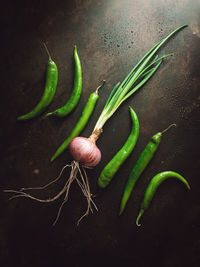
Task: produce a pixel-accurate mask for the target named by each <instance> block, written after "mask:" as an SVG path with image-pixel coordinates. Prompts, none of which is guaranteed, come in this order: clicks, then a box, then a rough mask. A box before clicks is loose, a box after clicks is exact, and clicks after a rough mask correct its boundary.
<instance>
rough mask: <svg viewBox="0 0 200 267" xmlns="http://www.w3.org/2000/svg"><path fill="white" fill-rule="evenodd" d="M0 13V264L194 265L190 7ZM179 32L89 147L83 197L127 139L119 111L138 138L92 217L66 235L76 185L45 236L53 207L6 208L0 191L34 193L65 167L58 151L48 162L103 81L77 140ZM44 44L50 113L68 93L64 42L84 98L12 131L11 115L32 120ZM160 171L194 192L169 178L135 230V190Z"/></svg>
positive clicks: (196, 117) (51, 4)
mask: <svg viewBox="0 0 200 267" xmlns="http://www.w3.org/2000/svg"><path fill="white" fill-rule="evenodd" d="M1 13H2V14H1V16H0V18H1V27H2V30H1V76H2V77H1V105H0V107H1V112H0V116H1V179H0V190H1V193H0V203H1V204H0V206H1V207H0V266H4V267H8V266H9V267H10V266H15V267H18V266H20V267H23V266H37V267H39V266H41V267H44V266H48V267H50V266H70V267H71V266H74V267H79V266H87V267H90V266H111V264H112V266H115V265H117V266H127V267H128V266H136V267H140V266H141V267H144V266H145V267H146V266H148V267H150V266H152V267H156V266H162V267H178V266H181V267H183V266H190V267H196V266H200V198H199V195H200V179H199V165H200V152H199V151H200V150H199V149H200V138H199V130H200V127H199V123H200V111H199V107H200V94H199V90H200V53H199V51H200V15H199V14H200V3H199V1H198V0H177V1H172V0H148V1H144V0H142V1H136V0H123V1H120V0H112V1H108V0H94V1H91V0H85V1H81V0H79V1H78V0H77V1H51V0H49V1H47V0H44V1H20V2H19V1H18V2H17V1H6V3H5V4H4V6H2V8H1ZM185 23H186V24H188V25H189V27H188V28H185V29H184V30H182V31H181V32H180V33H178V34H177V35H176V36H175V37H174V38H172V39H171V40H170V41H169V42H168V43H167V44H166V45H165V46H164V47H163V48H162V49H161V50H160V52H159V54H160V55H163V54H166V53H171V52H173V53H174V56H173V57H171V58H169V59H167V60H165V62H164V63H163V64H162V66H161V67H160V69H159V71H158V72H157V73H156V75H155V76H154V77H153V78H152V79H151V80H150V82H149V83H148V84H147V85H145V86H144V87H143V88H141V89H140V90H139V91H138V93H136V94H135V95H134V96H132V97H131V98H130V99H128V100H127V102H126V103H125V104H124V105H123V106H121V107H120V109H119V111H118V112H117V114H116V115H114V116H113V118H112V119H110V121H109V122H108V123H107V124H106V125H105V127H104V133H103V135H102V136H101V138H100V139H99V141H98V146H99V147H100V149H101V151H102V155H103V158H102V161H101V163H100V164H99V165H98V166H97V167H96V168H95V169H94V170H88V176H89V179H90V184H91V189H92V191H93V192H96V190H97V178H98V175H99V174H100V171H101V170H102V168H103V166H104V165H105V164H106V163H107V162H108V161H109V160H110V159H111V158H112V156H113V155H114V154H115V153H116V151H117V150H118V149H119V148H120V147H121V146H122V144H123V143H124V142H125V140H126V138H127V136H128V134H129V131H130V128H131V122H130V118H129V112H128V106H129V105H131V106H132V107H133V108H134V110H135V111H136V113H137V114H138V117H139V121H140V137H139V140H138V143H137V145H136V147H135V149H134V152H133V153H132V155H131V156H130V158H129V159H128V160H127V162H126V163H125V165H124V166H122V168H121V169H120V170H119V172H118V174H117V175H116V177H115V178H114V179H113V182H112V184H110V186H109V187H108V188H107V189H105V190H104V191H102V192H98V194H97V197H96V199H95V202H96V204H97V206H98V208H99V211H98V213H97V212H94V214H93V215H90V216H88V217H87V218H85V219H84V220H83V221H82V222H81V224H80V226H79V227H77V226H76V221H77V220H78V218H79V217H80V216H81V215H82V213H83V212H84V210H85V208H86V203H85V201H84V199H83V197H82V195H81V194H80V190H79V188H78V187H77V186H75V185H74V186H72V188H71V191H70V198H69V201H68V203H67V204H66V205H65V207H64V208H63V210H62V213H61V216H60V219H59V221H58V223H57V224H56V226H55V227H52V223H53V221H54V219H55V216H56V213H57V210H58V208H59V205H60V204H61V201H62V200H61V199H60V200H58V201H56V202H55V203H52V204H41V203H37V202H34V201H31V200H27V199H16V200H12V201H8V198H9V195H8V194H5V193H2V190H3V189H19V188H21V187H29V186H39V185H43V184H45V183H47V182H49V181H50V180H52V179H53V178H54V177H56V176H57V175H58V173H59V171H60V170H61V168H62V166H64V165H65V164H66V163H69V162H70V161H71V158H70V156H69V154H68V152H66V153H64V154H63V155H62V156H61V157H60V158H59V159H58V160H56V161H55V162H54V163H53V164H50V162H49V159H50V157H51V156H52V154H53V153H54V152H55V150H56V149H57V147H58V146H59V145H60V144H61V142H62V141H63V140H64V139H65V138H66V137H67V135H68V134H69V133H70V131H71V129H72V127H73V126H74V125H75V122H76V120H77V119H78V117H79V116H80V114H81V110H82V108H83V106H84V103H85V102H86V100H87V97H88V96H89V94H90V93H91V92H92V91H93V90H94V89H95V88H96V87H97V85H98V84H99V83H100V82H101V80H102V79H106V81H107V83H106V85H105V86H104V87H103V88H102V89H101V90H100V92H99V94H100V98H99V101H98V104H97V106H96V109H95V113H94V115H93V117H92V118H91V120H90V122H89V123H88V125H87V127H86V129H85V130H84V132H83V136H88V135H89V134H90V133H91V131H92V129H93V127H94V124H95V122H96V120H97V118H98V116H99V114H100V111H101V109H102V108H103V105H104V103H105V101H106V99H107V97H108V95H109V92H110V90H111V89H112V87H113V86H114V84H115V83H116V82H118V81H119V80H122V79H123V78H124V77H125V75H126V74H127V73H128V72H129V71H130V69H131V67H132V66H133V65H134V64H135V63H136V62H137V61H138V60H139V59H140V58H141V57H142V56H143V55H144V53H145V52H146V51H147V50H148V49H150V48H151V47H152V46H153V45H154V44H155V43H156V42H157V41H159V40H160V39H162V38H163V37H164V36H166V35H167V34H168V33H169V32H171V31H172V30H173V29H175V28H177V27H178V26H180V25H183V24H185ZM42 41H44V42H45V43H46V44H47V46H48V48H49V50H50V52H51V55H52V58H53V59H54V60H55V62H56V63H57V66H58V70H59V82H58V88H57V92H56V95H55V99H54V101H53V103H52V104H51V106H50V107H49V108H48V111H52V110H54V109H55V108H57V107H59V106H61V105H62V104H64V103H65V102H66V100H67V98H68V97H69V95H70V92H71V89H72V85H73V56H72V53H73V45H74V44H76V45H77V47H78V53H79V56H80V58H81V63H82V68H83V94H82V97H81V100H80V103H79V105H78V107H77V108H76V110H75V111H74V112H73V113H72V114H71V115H70V116H68V117H67V118H64V119H59V120H58V119H53V118H49V119H46V120H41V117H40V118H37V119H33V120H30V121H27V122H17V121H16V117H17V116H18V115H21V114H24V113H26V112H28V111H30V110H31V109H32V107H34V105H35V104H36V103H37V102H38V100H39V99H40V96H41V94H42V91H43V87H44V82H45V68H46V62H47V55H46V52H45V50H44V48H43V46H42ZM174 122H175V123H177V127H176V128H173V129H171V130H170V131H169V132H168V133H166V134H165V135H164V136H163V139H162V142H161V145H160V147H159V150H158V151H157V154H156V156H155V157H154V159H153V160H152V162H151V164H150V165H149V166H148V168H147V169H146V170H145V172H144V173H143V175H142V176H141V179H140V180H139V182H138V184H137V186H136V188H135V190H134V194H133V195H132V197H131V199H130V202H129V203H128V205H127V208H126V210H125V212H124V214H123V216H121V217H118V215H117V214H118V211H119V204H120V198H121V194H122V190H123V186H124V184H125V181H126V179H127V176H128V174H129V172H130V170H131V168H132V166H133V165H134V163H135V161H136V159H137V158H138V156H139V154H140V152H141V151H142V149H143V148H144V146H145V145H146V143H147V142H148V140H149V139H150V138H151V136H152V135H153V134H154V133H156V132H158V131H160V130H163V129H164V128H166V127H167V126H168V125H169V124H171V123H174ZM164 170H174V171H177V172H179V173H181V174H182V175H183V176H184V177H186V178H187V179H188V181H189V183H190V185H191V188H192V190H191V192H188V191H187V190H186V189H185V187H184V186H183V185H182V184H180V183H179V182H177V181H174V180H172V181H171V180H169V181H167V182H165V183H164V184H163V185H162V186H161V187H160V188H159V190H158V192H157V193H156V195H155V198H154V200H153V203H152V205H151V207H150V209H149V210H148V211H147V212H146V214H145V215H144V217H143V218H142V227H141V228H138V227H136V225H135V219H136V216H137V213H138V210H139V204H140V201H141V199H142V196H143V193H144V190H145V188H146V186H147V184H148V182H149V180H150V179H151V178H152V177H153V175H155V174H156V173H158V172H161V171H164ZM66 176H67V174H66ZM64 179H65V178H64V177H63V181H64ZM61 183H62V182H61ZM61 186H62V184H60V183H57V184H55V185H54V186H52V187H51V188H49V190H47V191H42V192H37V195H39V196H40V197H43V198H45V197H49V196H50V195H53V194H55V193H56V192H58V190H59V189H60V188H61Z"/></svg>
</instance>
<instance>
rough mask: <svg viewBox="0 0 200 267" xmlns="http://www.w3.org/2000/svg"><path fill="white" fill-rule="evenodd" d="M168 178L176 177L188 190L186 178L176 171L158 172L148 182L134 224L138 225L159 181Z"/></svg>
mask: <svg viewBox="0 0 200 267" xmlns="http://www.w3.org/2000/svg"><path fill="white" fill-rule="evenodd" d="M168 178H175V179H178V180H179V181H181V182H182V183H183V184H184V185H185V186H186V187H187V188H188V189H189V190H190V185H189V184H188V182H187V180H186V179H185V178H184V177H183V176H182V175H180V174H179V173H177V172H174V171H164V172H160V173H158V174H156V175H155V176H154V177H153V178H152V179H151V181H150V182H149V184H148V186H147V188H146V191H145V193H144V198H143V201H142V203H141V208H140V212H139V214H138V217H137V220H136V224H137V225H138V226H140V224H139V219H140V217H141V216H142V214H143V213H144V211H145V210H147V209H148V208H149V206H150V204H151V201H152V199H153V197H154V195H155V193H156V191H157V189H158V187H159V186H160V184H161V183H163V182H164V181H165V180H166V179H168Z"/></svg>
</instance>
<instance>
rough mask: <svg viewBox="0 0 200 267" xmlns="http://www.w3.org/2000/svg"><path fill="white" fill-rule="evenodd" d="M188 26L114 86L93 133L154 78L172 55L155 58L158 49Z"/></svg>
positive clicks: (155, 48)
mask: <svg viewBox="0 0 200 267" xmlns="http://www.w3.org/2000/svg"><path fill="white" fill-rule="evenodd" d="M187 26H188V25H186V24H185V25H183V26H181V27H179V28H177V29H176V30H174V31H173V32H171V33H170V34H169V35H168V36H167V37H165V38H164V39H163V40H161V41H160V42H158V43H157V44H156V45H154V47H153V48H151V49H150V50H149V51H148V52H147V53H146V54H145V55H144V57H143V58H142V59H141V60H140V61H139V62H138V63H137V64H136V65H135V67H134V68H133V69H132V70H131V71H130V73H129V74H128V75H127V76H126V78H125V79H124V80H123V82H122V83H121V84H120V83H117V84H116V85H115V86H114V88H113V90H112V91H111V93H110V96H109V98H108V100H107V102H106V104H105V106H104V108H103V110H102V112H101V114H100V117H99V119H98V121H97V123H96V125H95V127H94V130H93V131H95V130H100V129H102V128H103V126H104V124H105V123H106V121H107V120H108V119H109V118H110V117H111V116H112V115H113V114H114V112H115V111H116V110H117V109H118V107H119V106H120V105H121V104H122V103H123V102H124V101H125V100H126V99H127V98H129V97H130V96H131V95H132V94H133V93H135V92H136V91H137V90H138V89H139V88H140V87H141V86H143V85H144V84H145V83H146V82H147V81H148V80H149V79H150V78H151V77H152V76H153V74H154V73H155V72H156V71H157V69H158V68H159V66H160V64H161V63H162V61H163V59H164V58H166V57H168V56H171V55H172V54H168V55H164V56H162V57H158V56H155V57H154V55H155V54H156V52H157V51H158V49H159V48H160V47H161V46H162V45H163V44H164V43H165V42H166V41H167V40H168V39H169V38H170V37H172V35H174V34H175V33H176V32H178V31H179V30H181V29H183V28H185V27H187ZM153 57H154V58H153Z"/></svg>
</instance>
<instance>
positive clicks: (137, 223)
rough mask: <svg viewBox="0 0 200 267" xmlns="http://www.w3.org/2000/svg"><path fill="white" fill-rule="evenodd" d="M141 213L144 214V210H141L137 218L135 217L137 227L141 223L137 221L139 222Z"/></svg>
mask: <svg viewBox="0 0 200 267" xmlns="http://www.w3.org/2000/svg"><path fill="white" fill-rule="evenodd" d="M143 213H144V209H141V210H140V212H139V214H138V216H137V219H136V225H137V226H141V223H139V220H140V218H141V216H142V215H143Z"/></svg>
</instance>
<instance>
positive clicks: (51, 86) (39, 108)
mask: <svg viewBox="0 0 200 267" xmlns="http://www.w3.org/2000/svg"><path fill="white" fill-rule="evenodd" d="M57 83H58V69H57V66H56V64H55V62H54V61H53V60H52V59H51V57H49V60H48V64H47V72H46V84H45V89H44V92H43V95H42V97H41V99H40V101H39V103H38V104H37V105H36V106H35V108H34V109H33V110H32V111H30V112H29V113H27V114H25V115H22V116H19V117H18V118H17V119H18V120H29V119H32V118H35V117H37V116H39V115H40V114H41V113H42V112H44V111H45V109H46V108H47V107H48V106H49V105H50V104H51V102H52V100H53V98H54V95H55V92H56V87H57Z"/></svg>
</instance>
